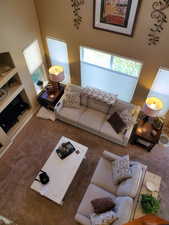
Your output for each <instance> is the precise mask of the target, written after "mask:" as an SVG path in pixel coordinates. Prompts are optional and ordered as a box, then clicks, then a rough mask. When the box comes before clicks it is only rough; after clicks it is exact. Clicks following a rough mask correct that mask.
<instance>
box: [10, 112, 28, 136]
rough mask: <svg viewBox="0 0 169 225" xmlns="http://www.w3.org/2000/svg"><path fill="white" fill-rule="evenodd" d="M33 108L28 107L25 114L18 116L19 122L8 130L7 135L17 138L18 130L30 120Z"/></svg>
mask: <svg viewBox="0 0 169 225" xmlns="http://www.w3.org/2000/svg"><path fill="white" fill-rule="evenodd" d="M31 111H32V110H31V109H27V110H26V111H25V112H23V114H21V115H20V116H19V117H18V122H17V123H16V124H15V125H14V126H13V127H12V128H11V129H10V130H9V131H8V132H7V135H8V137H9V138H10V139H13V138H15V136H16V135H17V134H18V132H19V131H20V130H21V129H22V128H23V127H24V125H25V124H26V123H27V122H28V120H29V119H30V117H31V116H32V115H31Z"/></svg>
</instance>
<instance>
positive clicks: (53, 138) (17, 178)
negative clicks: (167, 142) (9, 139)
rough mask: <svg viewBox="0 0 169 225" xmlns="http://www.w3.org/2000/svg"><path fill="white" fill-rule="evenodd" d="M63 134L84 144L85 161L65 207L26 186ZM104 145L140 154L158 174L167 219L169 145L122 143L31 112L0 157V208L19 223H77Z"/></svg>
mask: <svg viewBox="0 0 169 225" xmlns="http://www.w3.org/2000/svg"><path fill="white" fill-rule="evenodd" d="M61 136H67V137H69V138H72V139H73V140H75V141H77V142H80V143H82V144H84V145H87V146H88V148H89V151H88V153H87V159H86V160H84V161H83V163H82V165H81V167H80V169H79V170H78V173H77V174H76V176H75V179H74V180H73V183H72V184H71V186H70V188H69V190H68V192H67V194H66V197H65V202H64V205H63V207H60V206H58V205H57V204H54V203H53V202H51V201H49V200H47V199H45V198H43V197H41V196H40V195H38V194H37V193H35V192H34V191H32V190H31V189H30V185H31V184H32V182H33V180H34V178H35V176H36V174H37V172H38V171H39V169H40V168H41V167H42V166H43V164H44V163H45V161H46V160H47V158H48V157H49V155H50V153H51V151H52V149H53V148H54V147H55V145H56V144H57V142H58V140H59V139H60V137H61ZM104 150H108V151H111V152H113V153H116V154H119V155H124V154H127V153H129V154H130V158H132V159H134V160H139V161H140V162H142V163H145V164H147V165H148V166H149V170H150V171H152V172H154V173H157V174H159V175H161V176H162V179H163V181H162V185H161V191H160V199H161V210H160V213H159V215H160V216H162V217H163V218H165V219H169V149H160V148H159V146H156V147H155V148H154V149H153V151H152V152H151V153H148V152H146V151H145V150H143V149H141V148H139V147H137V146H131V145H129V146H128V147H126V148H124V147H121V146H118V145H115V144H112V143H111V142H109V141H106V140H104V139H102V138H100V137H98V136H95V135H92V134H90V133H88V132H86V131H83V130H81V129H78V128H75V127H72V126H70V125H67V124H64V123H62V122H59V121H57V122H51V121H45V120H42V119H38V118H36V117H33V118H32V120H31V121H30V122H29V123H28V124H27V125H26V126H25V128H24V129H23V130H22V132H21V133H20V134H19V135H18V136H17V138H16V139H15V142H14V144H13V145H12V146H11V147H10V148H9V150H8V152H7V153H6V154H5V155H4V156H3V157H2V158H1V159H0V214H1V215H3V216H5V217H7V218H9V219H11V220H13V221H15V222H17V224H18V225H68V224H69V225H75V224H76V222H75V221H74V215H75V213H76V210H77V208H78V206H79V203H80V201H81V199H82V197H83V195H84V193H85V190H86V188H87V186H88V184H89V182H90V179H91V176H92V174H93V172H94V170H95V167H96V164H97V162H98V160H99V158H100V156H101V154H102V152H103V151H104Z"/></svg>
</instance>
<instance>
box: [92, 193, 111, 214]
mask: <svg viewBox="0 0 169 225" xmlns="http://www.w3.org/2000/svg"><path fill="white" fill-rule="evenodd" d="M91 204H92V206H93V209H94V212H95V213H96V214H99V213H104V212H107V211H108V210H112V209H113V208H114V206H115V203H114V202H113V200H112V198H109V197H107V198H96V199H93V200H92V201H91Z"/></svg>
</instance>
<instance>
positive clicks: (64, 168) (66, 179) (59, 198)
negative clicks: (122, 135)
mask: <svg viewBox="0 0 169 225" xmlns="http://www.w3.org/2000/svg"><path fill="white" fill-rule="evenodd" d="M68 141H70V142H71V143H72V145H73V146H74V147H75V149H76V151H77V150H78V151H79V154H77V153H76V152H73V153H72V154H70V155H69V156H68V157H67V158H65V159H63V160H61V159H60V158H59V157H58V155H57V153H56V149H57V148H58V147H59V146H60V145H61V144H62V143H65V142H68ZM87 150H88V148H87V147H86V146H84V145H81V144H79V143H77V142H75V141H72V140H71V139H69V138H66V137H61V139H60V141H59V142H58V144H57V146H56V147H55V148H54V150H53V151H52V153H51V155H50V157H49V158H48V160H47V161H46V163H45V165H44V166H43V168H42V169H41V170H42V171H44V172H46V173H47V174H48V175H49V178H50V181H49V183H48V184H46V185H43V184H41V183H40V182H38V181H36V180H34V182H33V184H32V185H31V189H33V190H34V191H36V192H38V193H40V194H41V195H43V196H44V197H46V198H48V199H50V200H52V201H54V202H55V203H57V204H59V205H62V204H63V199H64V196H65V194H66V192H67V190H68V188H69V186H70V184H71V182H72V180H73V178H74V176H75V174H76V172H77V170H78V168H79V166H80V164H81V162H82V161H83V159H84V158H85V155H86V152H87ZM36 178H37V179H38V178H39V174H38V175H37V177H36Z"/></svg>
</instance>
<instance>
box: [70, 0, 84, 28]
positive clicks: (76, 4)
mask: <svg viewBox="0 0 169 225" xmlns="http://www.w3.org/2000/svg"><path fill="white" fill-rule="evenodd" d="M71 2H72V8H73V14H74V19H73V23H74V26H75V28H76V29H79V27H80V24H81V22H82V17H81V16H80V15H79V11H80V6H81V5H83V4H84V0H71Z"/></svg>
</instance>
